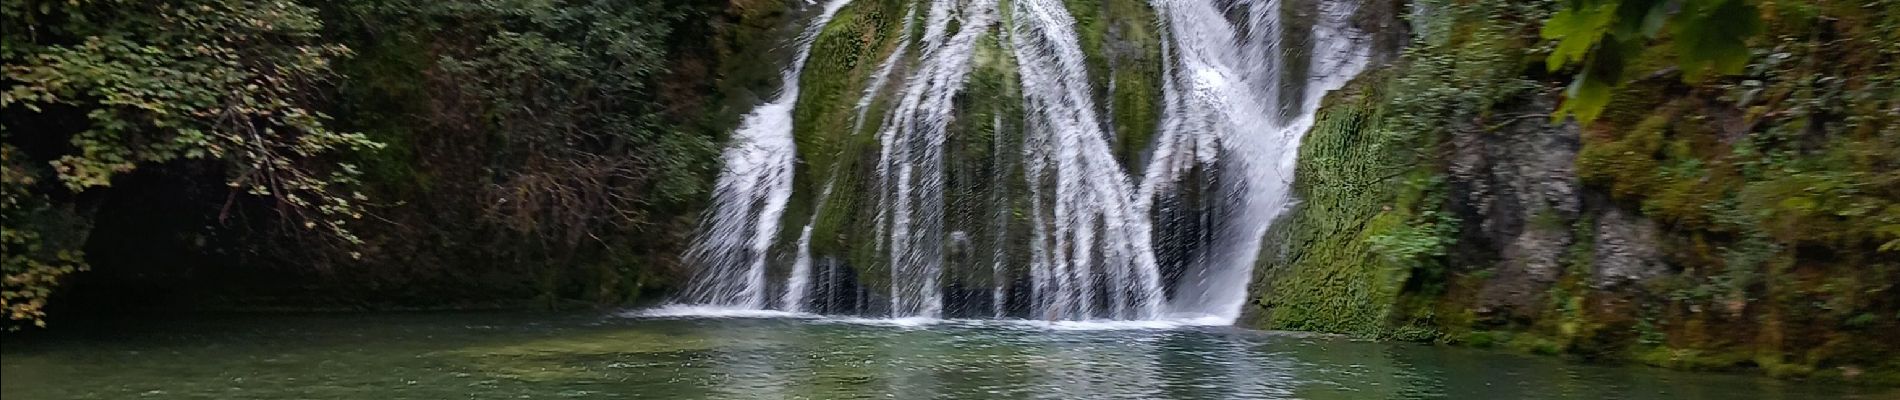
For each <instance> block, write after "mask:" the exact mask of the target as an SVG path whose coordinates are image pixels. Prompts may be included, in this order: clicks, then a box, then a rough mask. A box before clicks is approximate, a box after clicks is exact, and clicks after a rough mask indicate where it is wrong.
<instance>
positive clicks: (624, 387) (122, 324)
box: [0, 313, 1900, 400]
mask: <svg viewBox="0 0 1900 400" xmlns="http://www.w3.org/2000/svg"><path fill="white" fill-rule="evenodd" d="M627 315H647V314H632V313H622V314H606V315H603V314H564V315H553V316H550V315H531V314H512V313H388V314H309V315H275V316H258V315H239V316H229V317H210V318H192V319H165V320H151V319H145V320H137V321H113V322H98V323H88V324H84V325H80V324H78V323H76V322H75V323H71V324H67V325H64V326H62V327H61V328H62V329H61V330H60V331H59V332H57V333H58V334H57V335H42V336H26V337H21V336H18V335H13V336H8V337H7V339H6V340H7V341H6V343H5V357H4V358H0V382H4V384H3V385H0V397H4V398H6V399H8V400H33V399H210V398H216V399H548V398H587V399H633V398H656V399H702V398H705V399H795V398H807V399H843V398H878V399H1018V398H1022V399H1030V398H1035V399H1110V398H1127V399H1441V398H1442V399H1744V398H1762V399H1820V398H1848V399H1856V398H1862V399H1876V398H1895V397H1893V396H1894V395H1896V394H1900V393H1896V392H1893V391H1891V390H1880V389H1864V388H1861V389H1857V388H1852V387H1842V386H1838V385H1821V384H1814V383H1802V382H1786V381H1776V380H1773V379H1769V378H1763V377H1755V376H1747V375H1729V374H1702V373H1687V372H1679V371H1668V370H1661V369H1653V368H1643V367H1611V366H1600V365H1587V364H1580V363H1576V362H1570V361H1565V360H1562V359H1559V358H1552V357H1535V356H1523V355H1516V354H1511V353H1502V352H1494V351H1486V350H1477V349H1464V348H1448V347H1435V346H1425V345H1418V344H1411V343H1389V342H1369V341H1356V340H1350V339H1344V338H1338V337H1330V336H1317V335H1302V334H1293V333H1274V332H1259V331H1250V330H1244V329H1236V328H1232V327H1218V326H1195V325H1192V324H1168V323H1158V324H1138V323H1135V324H1131V323H1103V324H1094V325H1091V324H1089V323H1058V324H1046V323H1035V322H1009V321H940V322H928V323H925V322H921V321H890V320H853V319H827V318H817V317H803V316H790V317H787V316H782V315H781V316H773V315H752V316H743V317H741V316H728V317H719V318H712V317H705V316H691V315H674V316H666V317H653V316H641V317H629V316H627ZM1857 391H1858V392H1857Z"/></svg>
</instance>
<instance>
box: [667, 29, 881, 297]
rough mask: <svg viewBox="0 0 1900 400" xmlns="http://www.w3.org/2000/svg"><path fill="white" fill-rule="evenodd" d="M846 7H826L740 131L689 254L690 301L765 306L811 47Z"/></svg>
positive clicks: (789, 188) (789, 181)
mask: <svg viewBox="0 0 1900 400" xmlns="http://www.w3.org/2000/svg"><path fill="white" fill-rule="evenodd" d="M847 4H851V0H829V1H826V2H825V5H824V9H823V10H822V11H820V13H819V15H818V18H817V19H816V20H814V21H813V22H812V24H811V25H809V26H807V27H806V28H805V30H804V32H802V33H800V34H799V36H798V40H797V42H796V46H797V47H798V50H797V52H796V53H795V55H794V56H793V57H792V65H791V66H790V67H788V68H786V69H785V70H784V71H783V73H782V74H781V75H780V76H781V79H782V81H783V82H784V83H783V85H784V86H783V88H782V89H780V90H779V92H778V95H777V96H775V97H773V98H772V101H771V102H768V103H765V104H764V105H760V106H759V107H758V108H756V109H753V110H752V112H751V113H749V114H746V116H745V119H744V120H743V121H742V122H741V123H740V124H739V130H737V131H735V132H733V134H732V145H730V146H729V147H727V148H726V150H725V152H724V154H723V155H722V156H723V157H722V158H723V159H724V160H725V163H726V164H725V170H723V171H721V172H720V173H719V180H718V181H717V183H715V184H714V187H713V206H712V209H713V211H712V214H711V215H710V216H709V217H708V218H707V223H708V225H709V226H708V228H707V229H706V230H705V231H704V232H703V233H702V234H701V237H700V238H699V240H698V241H697V242H696V243H694V248H693V249H692V250H691V252H690V253H689V254H688V256H687V257H688V258H689V259H690V260H691V263H692V264H696V265H699V266H700V269H699V270H698V271H697V272H696V274H695V275H694V277H693V281H692V282H691V283H690V286H689V289H688V291H687V292H686V293H685V296H684V298H685V300H686V301H687V302H690V303H695V304H703V305H712V306H722V307H734V308H746V309H763V308H765V305H766V282H765V277H766V270H765V269H766V258H767V257H766V251H767V250H769V249H770V248H771V246H772V238H773V237H775V236H777V235H778V230H779V217H780V216H781V215H783V214H784V213H785V206H786V203H787V202H788V200H789V199H790V198H791V195H792V164H793V162H795V160H794V158H795V156H796V153H795V151H794V149H793V148H792V146H793V144H792V106H793V103H795V102H796V101H797V100H798V78H799V75H800V74H801V73H803V72H804V71H805V61H806V60H807V59H809V58H811V46H812V43H813V42H815V41H817V40H818V34H819V33H820V32H823V31H824V27H825V24H826V23H828V22H830V21H831V17H832V16H835V15H837V14H838V10H841V9H844V6H845V5H847Z"/></svg>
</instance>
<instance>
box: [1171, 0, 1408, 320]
mask: <svg viewBox="0 0 1900 400" xmlns="http://www.w3.org/2000/svg"><path fill="white" fill-rule="evenodd" d="M1236 5H1237V6H1244V7H1247V11H1248V13H1247V21H1245V22H1244V25H1243V24H1236V23H1233V22H1230V21H1229V20H1228V19H1227V17H1226V16H1225V13H1224V10H1221V9H1219V8H1216V7H1215V5H1214V4H1212V3H1210V2H1206V1H1187V0H1160V1H1158V2H1157V7H1156V8H1157V9H1158V10H1159V11H1160V12H1161V13H1162V15H1163V17H1162V18H1163V19H1164V20H1165V21H1166V22H1167V24H1168V26H1169V28H1170V29H1171V32H1172V34H1171V35H1170V37H1171V38H1172V39H1173V41H1172V43H1170V45H1171V46H1170V50H1171V52H1172V53H1173V61H1174V64H1173V65H1171V66H1170V69H1169V70H1168V76H1167V78H1166V81H1165V83H1166V85H1167V86H1166V88H1165V89H1164V90H1165V92H1166V93H1167V95H1166V99H1165V101H1166V102H1167V104H1166V108H1165V114H1164V116H1163V128H1162V132H1161V135H1160V137H1161V139H1160V140H1161V146H1167V147H1161V149H1162V153H1161V155H1157V158H1156V159H1157V160H1165V162H1154V163H1151V165H1150V166H1149V168H1148V175H1147V179H1146V180H1144V181H1143V183H1144V185H1147V186H1149V187H1150V188H1149V189H1146V190H1143V194H1142V195H1143V196H1144V198H1149V196H1154V195H1155V194H1156V193H1157V192H1160V191H1162V190H1166V189H1167V188H1168V187H1169V186H1170V185H1173V184H1174V182H1175V181H1176V180H1178V179H1179V178H1180V177H1181V175H1182V173H1184V172H1186V171H1188V170H1189V169H1190V168H1191V167H1192V166H1193V164H1194V163H1201V164H1203V165H1207V164H1215V163H1218V164H1219V165H1218V166H1217V167H1216V169H1217V170H1218V171H1220V172H1221V175H1220V182H1221V184H1222V186H1221V187H1220V188H1218V189H1216V190H1219V191H1220V194H1221V195H1222V196H1221V198H1222V199H1224V200H1225V201H1226V202H1227V203H1226V204H1224V205H1223V206H1224V208H1223V209H1221V210H1217V212H1218V213H1219V214H1217V216H1216V218H1215V219H1216V220H1217V221H1221V224H1219V226H1218V227H1217V228H1216V231H1215V232H1216V234H1215V236H1214V239H1213V241H1212V243H1208V244H1207V246H1205V247H1203V248H1202V250H1201V251H1202V252H1203V253H1202V254H1198V255H1197V256H1196V257H1194V260H1195V263H1194V264H1195V265H1193V266H1191V268H1192V273H1191V274H1189V275H1188V276H1186V277H1184V278H1182V279H1181V280H1180V281H1179V282H1177V283H1176V289H1175V291H1174V293H1176V297H1175V299H1174V300H1175V302H1174V304H1173V305H1174V312H1175V313H1176V314H1181V315H1201V316H1209V317H1213V318H1216V319H1219V320H1222V321H1228V322H1229V323H1231V321H1233V320H1234V319H1236V318H1238V317H1239V314H1240V306H1241V305H1242V303H1244V302H1245V301H1246V297H1247V283H1248V281H1249V278H1251V274H1252V270H1253V265H1254V262H1255V259H1256V257H1258V255H1259V250H1260V244H1261V239H1262V237H1263V236H1265V233H1266V229H1267V226H1268V225H1269V224H1271V223H1272V222H1273V219H1274V218H1276V217H1278V216H1279V215H1280V214H1281V213H1282V212H1283V211H1285V209H1286V206H1287V202H1288V201H1289V199H1290V193H1288V190H1289V189H1290V188H1291V186H1292V181H1293V174H1292V172H1293V167H1294V157H1295V156H1296V155H1297V154H1298V148H1299V143H1300V138H1301V137H1302V136H1303V135H1304V134H1305V133H1306V131H1307V130H1308V129H1310V128H1311V127H1312V124H1313V114H1314V112H1315V111H1317V110H1318V108H1319V100H1320V99H1321V98H1322V97H1323V96H1324V94H1325V92H1327V91H1331V90H1333V89H1337V88H1339V87H1340V86H1342V85H1344V84H1345V83H1346V81H1348V80H1350V79H1352V77H1354V76H1356V75H1358V73H1359V71H1360V70H1361V69H1363V68H1364V66H1365V63H1366V62H1367V60H1369V59H1370V56H1369V53H1368V51H1367V50H1366V49H1365V47H1364V46H1362V45H1360V44H1359V43H1358V42H1357V40H1355V38H1356V37H1357V36H1358V34H1357V33H1356V32H1354V31H1353V28H1352V27H1351V25H1350V20H1349V18H1350V16H1351V15H1352V13H1353V12H1354V10H1355V8H1356V7H1357V5H1356V4H1354V3H1350V2H1344V1H1332V2H1321V8H1320V10H1319V13H1317V20H1316V21H1314V24H1313V32H1312V35H1313V36H1312V37H1313V40H1312V42H1311V43H1309V44H1308V46H1309V48H1311V49H1312V50H1313V51H1312V52H1311V54H1313V57H1311V63H1312V64H1313V66H1312V67H1311V68H1310V71H1311V72H1310V73H1309V74H1308V76H1304V77H1299V78H1303V79H1289V77H1288V76H1286V71H1287V70H1288V69H1287V68H1285V66H1286V65H1285V64H1286V62H1287V61H1286V55H1287V54H1288V50H1289V49H1287V48H1286V46H1285V45H1284V44H1285V43H1284V42H1283V40H1282V38H1283V37H1284V36H1283V34H1282V29H1283V28H1282V26H1283V24H1282V21H1281V20H1280V17H1281V12H1282V10H1281V3H1280V1H1279V0H1263V1H1244V0H1243V1H1239V2H1237V4H1236ZM1294 93H1297V94H1298V95H1299V97H1297V98H1293V99H1291V100H1293V101H1287V100H1288V99H1287V97H1286V96H1287V95H1288V94H1294ZM1289 103H1291V104H1295V105H1297V109H1291V110H1289V109H1288V108H1287V107H1286V106H1284V105H1283V104H1289ZM1216 144H1217V145H1218V146H1219V151H1220V152H1221V153H1224V154H1223V156H1220V157H1218V158H1215V159H1210V158H1207V155H1208V154H1209V153H1211V151H1210V150H1213V149H1211V148H1210V147H1212V146H1214V145H1216ZM1190 159H1191V160H1192V161H1189V160H1190Z"/></svg>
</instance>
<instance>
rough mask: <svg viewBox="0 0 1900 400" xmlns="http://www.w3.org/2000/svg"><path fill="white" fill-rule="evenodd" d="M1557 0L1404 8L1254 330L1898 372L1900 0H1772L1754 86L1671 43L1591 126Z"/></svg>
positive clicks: (1643, 64)
mask: <svg viewBox="0 0 1900 400" xmlns="http://www.w3.org/2000/svg"><path fill="white" fill-rule="evenodd" d="M1551 6H1552V5H1551V4H1550V3H1549V2H1541V1H1502V0H1486V1H1459V2H1449V1H1419V2H1414V4H1412V5H1411V7H1413V8H1412V9H1411V10H1409V11H1408V12H1404V13H1406V14H1410V15H1412V19H1411V21H1410V22H1411V25H1412V29H1413V31H1414V32H1417V35H1416V37H1415V38H1414V40H1413V42H1412V44H1411V45H1410V46H1409V47H1407V48H1406V49H1405V50H1404V52H1402V53H1401V54H1400V55H1399V56H1398V57H1397V58H1396V59H1395V60H1394V61H1393V62H1391V63H1389V64H1388V65H1387V66H1386V67H1384V69H1382V70H1380V71H1379V72H1378V73H1371V74H1367V75H1365V76H1362V77H1361V78H1360V79H1359V80H1358V81H1356V82H1354V83H1353V84H1352V85H1351V86H1350V87H1349V89H1347V90H1342V91H1340V92H1337V93H1334V94H1333V95H1332V96H1331V97H1330V98H1329V99H1328V101H1327V103H1326V104H1327V106H1326V107H1325V108H1324V109H1323V111H1322V112H1321V114H1320V122H1319V123H1318V124H1317V125H1316V127H1315V129H1314V130H1313V132H1311V133H1310V134H1309V135H1308V136H1307V137H1306V140H1305V144H1304V145H1303V148H1302V151H1301V157H1300V162H1299V167H1298V168H1299V176H1298V179H1297V181H1296V182H1295V190H1296V191H1297V193H1298V194H1299V195H1300V197H1301V198H1302V199H1303V202H1302V203H1301V204H1300V205H1299V207H1298V208H1297V209H1296V210H1295V212H1294V213H1292V214H1290V215H1289V216H1288V217H1286V218H1284V219H1283V221H1282V222H1281V224H1280V225H1278V226H1276V227H1275V230H1274V232H1273V235H1275V236H1274V237H1275V238H1277V239H1278V240H1270V241H1269V243H1270V244H1269V249H1268V250H1269V251H1270V253H1268V254H1270V255H1274V257H1265V259H1264V260H1263V263H1264V265H1263V267H1262V268H1261V271H1260V273H1261V275H1260V277H1259V278H1258V279H1257V280H1256V290H1257V291H1256V294H1257V295H1258V301H1257V302H1256V304H1255V308H1254V309H1253V310H1251V312H1252V314H1253V315H1254V316H1255V318H1254V319H1253V321H1254V323H1256V324H1257V326H1261V327H1267V328H1276V329H1308V330H1322V331H1331V332H1344V333H1354V334H1362V335H1369V336H1382V337H1398V338H1409V339H1421V340H1436V341H1444V342H1458V343H1467V344H1472V345H1479V346H1490V345H1504V346H1510V347H1514V348H1519V349H1523V350H1527V351H1533V352H1539V353H1553V354H1554V353H1570V354H1579V355H1584V356H1587V357H1592V358H1607V359H1625V360H1633V361H1638V362H1643V363H1648V364H1653V365H1660V366H1668V367H1678V368H1692V369H1729V368H1746V367H1758V368H1760V369H1762V370H1764V371H1766V372H1768V373H1771V374H1775V375H1785V376H1817V377H1831V378H1840V379H1847V380H1854V381H1881V380H1882V379H1887V380H1892V379H1893V378H1892V376H1893V375H1894V374H1893V373H1891V371H1895V370H1900V361H1897V360H1900V345H1896V344H1895V342H1893V341H1891V340H1889V338H1884V337H1881V335H1882V334H1881V332H1892V331H1895V330H1896V329H1900V286H1896V285H1897V284H1900V253H1896V251H1900V245H1897V244H1895V243H1900V241H1897V240H1900V228H1897V226H1900V224H1896V222H1900V175H1895V174H1894V172H1893V171H1894V170H1895V167H1900V113H1896V112H1895V110H1896V107H1900V104H1896V103H1900V100H1896V99H1900V96H1895V94H1896V92H1895V91H1894V89H1893V85H1894V84H1895V82H1897V81H1900V75H1897V73H1896V70H1895V69H1894V68H1893V67H1892V66H1893V65H1894V63H1895V62H1896V59H1897V58H1900V51H1897V50H1896V44H1895V41H1894V39H1895V38H1894V35H1895V33H1894V32H1896V31H1897V30H1896V29H1895V28H1896V27H1900V21H1896V19H1900V3H1894V2H1879V3H1874V4H1868V5H1860V4H1855V5H1848V4H1845V3H1841V4H1836V3H1833V2H1825V3H1814V4H1807V3H1803V4H1791V3H1787V4H1784V3H1782V2H1775V3H1774V4H1771V5H1767V6H1764V7H1763V11H1764V15H1763V17H1764V19H1765V20H1767V21H1768V22H1769V31H1770V33H1769V34H1768V35H1767V36H1766V37H1764V38H1760V39H1758V40H1756V41H1755V43H1754V46H1756V47H1757V49H1759V51H1757V52H1756V56H1755V57H1754V58H1753V59H1752V60H1753V61H1752V64H1751V66H1750V67H1749V69H1748V72H1747V73H1746V74H1744V75H1742V76H1735V77H1721V78H1714V79H1710V80H1706V81H1701V82H1695V83H1681V81H1680V79H1679V76H1677V75H1675V71H1674V70H1673V69H1671V68H1668V67H1667V65H1668V60H1669V59H1670V57H1672V56H1673V55H1672V54H1671V50H1670V45H1669V43H1668V42H1667V41H1663V42H1661V43H1658V44H1656V45H1655V48H1654V49H1652V50H1653V51H1648V52H1645V57H1646V58H1645V59H1642V60H1636V61H1634V62H1633V63H1632V67H1631V68H1632V70H1633V71H1639V72H1638V73H1637V74H1638V75H1639V76H1647V78H1645V79H1642V80H1639V81H1637V82H1634V83H1631V84H1629V85H1626V86H1624V87H1623V88H1621V89H1619V91H1618V92H1617V93H1616V94H1615V95H1614V97H1613V99H1612V101H1611V103H1610V107H1609V108H1608V109H1607V110H1606V111H1605V113H1604V114H1603V116H1602V117H1601V119H1600V120H1598V121H1597V122H1596V123H1594V124H1591V125H1589V126H1587V127H1579V126H1577V125H1575V124H1551V123H1549V122H1548V121H1549V118H1548V115H1549V111H1550V110H1551V109H1552V108H1553V106H1554V104H1555V101H1556V100H1557V94H1558V89H1560V88H1561V86H1559V83H1557V82H1552V81H1545V80H1544V79H1546V77H1545V76H1542V75H1541V74H1542V73H1543V71H1544V65H1543V63H1542V59H1543V58H1544V57H1543V54H1541V53H1540V52H1541V51H1542V50H1539V46H1540V44H1541V41H1540V39H1539V38H1538V37H1537V30H1538V27H1539V25H1540V24H1541V22H1542V20H1543V18H1544V15H1547V13H1548V12H1549V10H1550V9H1551ZM1387 14H1388V15H1398V14H1401V12H1399V10H1389V11H1388V12H1387ZM1553 81H1554V79H1553Z"/></svg>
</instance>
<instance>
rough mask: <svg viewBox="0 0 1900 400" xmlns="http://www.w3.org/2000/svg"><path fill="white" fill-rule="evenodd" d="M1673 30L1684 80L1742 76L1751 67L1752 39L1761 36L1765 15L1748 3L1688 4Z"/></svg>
mask: <svg viewBox="0 0 1900 400" xmlns="http://www.w3.org/2000/svg"><path fill="white" fill-rule="evenodd" d="M1670 27H1671V28H1672V29H1671V32H1670V33H1671V35H1672V37H1673V39H1674V41H1675V45H1676V58H1677V60H1676V62H1677V63H1679V64H1681V66H1682V77H1683V79H1684V80H1685V81H1691V82H1693V81H1698V80H1701V79H1702V78H1703V77H1705V76H1706V74H1707V73H1708V71H1710V70H1714V71H1715V72H1716V73H1718V74H1738V73H1741V72H1742V70H1743V69H1744V68H1746V67H1747V66H1748V56H1749V54H1748V38H1749V37H1752V36H1754V35H1756V34H1759V33H1761V31H1762V21H1761V12H1760V11H1759V10H1756V8H1755V6H1754V5H1753V4H1749V2H1748V1H1746V0H1697V1H1686V2H1684V3H1683V8H1682V11H1681V12H1679V13H1677V14H1676V17H1675V18H1674V20H1673V21H1671V22H1670Z"/></svg>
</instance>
